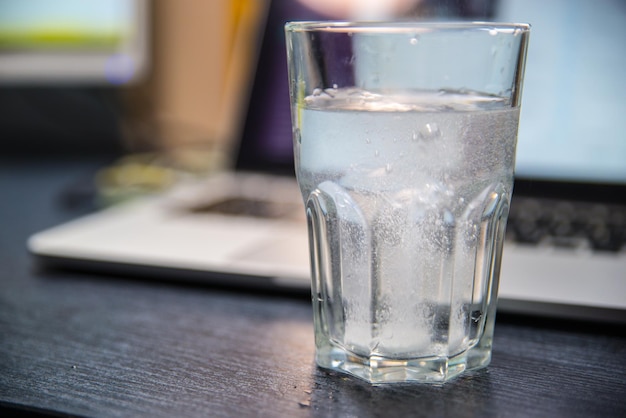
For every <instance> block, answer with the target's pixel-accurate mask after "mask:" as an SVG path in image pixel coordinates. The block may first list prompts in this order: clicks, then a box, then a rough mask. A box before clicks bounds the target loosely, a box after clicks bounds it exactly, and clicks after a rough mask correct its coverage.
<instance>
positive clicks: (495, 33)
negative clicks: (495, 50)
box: [489, 29, 498, 36]
mask: <svg viewBox="0 0 626 418" xmlns="http://www.w3.org/2000/svg"><path fill="white" fill-rule="evenodd" d="M497 34H498V30H497V29H489V35H491V36H496V35H497Z"/></svg>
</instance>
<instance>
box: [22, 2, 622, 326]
mask: <svg viewBox="0 0 626 418" xmlns="http://www.w3.org/2000/svg"><path fill="white" fill-rule="evenodd" d="M500 3H501V6H510V7H509V9H508V11H507V9H506V7H504V10H505V12H507V13H510V14H512V17H515V15H516V13H518V11H515V10H514V6H515V5H516V4H517V3H518V2H514V1H510V0H501V2H500ZM531 3H532V2H531ZM524 4H525V3H524ZM537 6H538V5H537ZM511 8H512V9H513V10H512V9H511ZM501 10H502V7H501ZM531 10H532V8H531ZM537 10H541V9H537ZM314 17H315V16H312V15H311V12H309V11H306V10H305V9H304V8H302V7H301V6H299V5H298V3H297V2H294V1H289V0H273V1H272V2H271V4H270V5H269V9H268V12H267V18H266V24H265V25H264V29H263V31H264V36H263V38H262V39H263V40H262V42H261V45H260V52H259V59H258V64H257V65H256V68H255V74H254V76H253V80H254V81H253V83H252V86H251V92H250V98H249V104H248V106H247V109H248V110H247V112H245V115H244V117H243V118H242V119H243V127H242V132H241V135H240V142H239V147H237V151H236V157H235V160H236V163H235V165H234V168H233V170H229V171H226V172H223V173H219V174H215V175H213V176H211V177H209V178H206V179H196V180H188V181H185V182H181V183H179V184H177V185H176V186H175V187H173V188H172V189H170V190H168V191H166V192H164V193H163V194H160V195H158V196H150V197H145V198H138V199H135V200H132V201H130V202H127V203H123V204H120V205H117V206H113V207H111V208H109V209H106V210H103V211H100V212H96V213H94V214H91V215H88V216H86V217H84V218H80V219H77V220H74V221H71V222H69V223H66V224H63V225H60V226H57V227H53V228H51V229H48V230H45V231H41V232H39V233H37V234H35V235H33V236H32V237H30V239H29V241H28V248H29V250H30V251H31V253H32V254H33V255H34V256H35V257H36V259H37V260H38V262H39V263H41V264H42V265H43V266H53V267H57V268H58V267H62V268H80V269H89V270H92V271H103V272H108V273H111V272H113V273H116V272H117V273H121V274H123V275H125V276H128V275H134V274H138V275H141V276H144V277H150V278H164V279H167V280H173V281H176V280H180V281H194V282H200V283H207V284H220V285H224V284H225V285H228V286H232V287H238V286H243V287H246V288H250V289H254V288H263V289H275V290H278V289H281V290H289V291H297V292H302V293H308V292H309V291H310V268H309V255H308V237H307V230H306V229H307V227H306V222H305V219H304V205H303V203H302V198H301V195H300V192H299V190H298V186H297V184H296V182H295V178H294V175H293V150H292V143H291V122H290V115H289V112H290V108H289V97H288V86H287V72H286V71H287V69H286V59H285V46H284V38H283V32H282V30H283V29H282V27H283V23H284V22H285V21H286V20H292V19H298V18H307V19H310V18H314ZM531 17H532V16H531ZM508 20H520V19H508ZM529 21H531V22H532V20H529ZM623 27H626V25H625V26H623ZM538 43H540V40H535V39H533V41H531V48H530V50H531V51H532V50H533V48H534V47H535V44H538ZM531 54H532V52H531ZM533 65H535V66H537V67H539V65H540V62H539V61H535V62H534V63H533V56H532V55H531V56H529V68H528V70H527V71H528V77H530V78H527V87H526V90H525V93H524V94H525V95H526V94H527V92H528V91H529V90H530V96H531V98H532V97H533V96H534V95H535V93H536V92H537V91H538V90H539V93H542V92H541V88H545V85H544V84H542V83H541V82H539V86H536V87H533V80H532V78H533V77H534V75H533V68H532V66H533ZM620 68H623V67H620ZM537 70H539V68H538V69H537ZM616 71H617V70H616ZM535 75H537V74H535ZM537 76H538V75H537ZM533 90H534V92H535V93H533ZM542 94H543V95H544V96H545V92H544V93H542ZM535 97H537V98H539V99H541V98H542V97H543V96H542V95H541V94H539V95H537V96H535ZM530 101H531V103H532V99H531V100H530ZM531 103H527V101H526V96H525V99H524V106H525V107H524V110H523V113H522V128H521V130H520V153H519V156H518V178H517V180H516V184H515V191H514V196H513V202H512V208H511V217H510V221H509V227H508V235H507V236H508V239H507V242H506V243H505V249H504V256H503V263H502V272H501V280H500V292H499V293H500V299H499V310H500V311H503V312H512V313H522V314H532V315H541V316H552V317H567V318H574V319H586V320H601V321H610V322H622V323H626V246H625V245H624V242H625V241H626V237H625V235H624V231H625V229H624V225H625V224H626V216H625V214H626V209H625V208H626V202H625V197H626V193H625V192H626V169H625V167H624V165H626V156H625V155H622V157H623V158H622V160H621V161H622V165H621V166H620V164H615V163H614V164H613V166H614V167H613V168H612V169H610V170H605V172H599V168H600V169H603V168H606V166H607V165H608V164H609V163H608V162H603V161H602V158H601V156H594V158H590V159H589V160H588V161H587V160H584V161H582V163H579V164H578V165H577V167H576V169H575V170H568V169H567V167H569V166H568V164H569V162H570V161H569V160H567V158H569V157H571V155H569V156H568V155H565V154H567V153H565V152H559V150H558V149H557V150H554V149H551V148H550V147H557V145H555V144H553V143H541V142H539V141H535V142H533V141H532V140H531V139H526V137H525V135H531V136H532V135H533V133H532V129H533V127H535V126H537V124H539V125H540V124H541V123H543V122H542V121H541V120H540V119H537V120H536V121H533V120H532V119H533V118H534V117H537V115H539V116H541V111H535V112H531V111H525V109H526V107H531V106H535V104H531ZM536 106H538V107H541V103H539V104H536ZM623 106H624V105H623V104H622V107H623ZM621 114H623V113H621ZM563 117H567V116H563ZM562 122H563V121H562V120H561V119H557V120H555V121H554V123H555V124H560V123H562ZM555 132H557V131H555ZM625 137H626V129H624V127H623V124H622V127H621V128H620V127H619V126H617V127H616V128H615V129H614V132H613V133H612V137H611V138H605V139H606V141H607V146H615V149H614V150H613V153H622V154H623V153H624V147H623V145H621V144H622V143H624V142H626V141H625V140H626V138H625ZM572 138H573V137H572ZM573 140H576V138H573ZM609 141H612V143H609ZM526 144H529V145H528V147H530V148H528V147H526ZM565 146H569V147H574V144H573V143H572V144H570V143H568V144H566V145H565ZM533 147H534V148H533ZM545 153H549V155H550V164H549V166H548V167H546V166H545V165H542V164H541V163H542V161H545V160H546V158H545ZM606 156H607V157H608V158H609V159H610V158H613V157H614V156H613V155H612V153H611V152H608V153H606ZM560 157H563V161H559V158H560ZM565 157H567V158H565ZM587 163H588V164H587ZM550 170H552V172H550ZM600 171H601V170H600ZM620 228H621V229H620ZM607 231H608V232H607Z"/></svg>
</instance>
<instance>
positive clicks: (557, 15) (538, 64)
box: [237, 0, 626, 201]
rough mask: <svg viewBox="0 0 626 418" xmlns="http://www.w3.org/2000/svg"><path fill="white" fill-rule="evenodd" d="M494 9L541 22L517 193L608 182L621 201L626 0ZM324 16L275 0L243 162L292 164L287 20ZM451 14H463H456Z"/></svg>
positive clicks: (502, 0)
mask: <svg viewBox="0 0 626 418" xmlns="http://www.w3.org/2000/svg"><path fill="white" fill-rule="evenodd" d="M466 2H467V3H475V2H472V0H466ZM425 3H428V2H425ZM487 9H488V10H489V13H486V14H485V18H489V19H493V20H496V21H517V22H530V23H531V25H532V32H531V40H530V47H529V53H528V60H527V66H526V76H525V82H524V91H523V99H522V103H523V104H522V116H521V122H520V130H519V140H518V151H517V162H516V176H517V180H516V193H523V194H526V192H527V191H530V193H538V194H544V195H552V194H554V193H555V192H556V194H563V195H564V197H569V196H574V197H577V198H579V199H580V198H583V199H590V200H595V199H596V197H597V196H596V193H597V192H598V191H601V192H602V194H603V195H605V196H604V197H606V195H608V196H609V200H616V199H617V200H620V201H622V200H623V199H624V197H620V196H623V195H624V193H623V191H624V187H626V117H624V115H626V100H624V99H623V94H624V92H626V78H625V77H623V75H622V72H623V68H626V54H624V53H623V45H626V8H625V7H624V3H623V1H622V0H603V1H601V2H583V1H577V2H570V1H568V0H554V1H550V2H545V1H543V0H493V1H492V2H489V7H488V8H486V9H485V10H487ZM479 17H480V16H478V17H477V16H475V15H474V16H471V17H470V18H473V19H477V18H479ZM316 18H323V17H321V16H316V15H315V14H314V13H313V12H311V11H310V10H307V9H306V8H304V7H303V6H302V5H300V4H299V3H298V1H293V0H288V1H282V0H274V1H272V4H271V8H270V11H269V14H268V20H267V26H266V29H265V35H264V37H263V42H262V46H261V52H260V58H259V63H258V69H257V72H256V75H255V81H254V84H253V91H252V94H251V98H250V107H249V112H248V115H247V116H248V117H247V120H246V123H245V127H244V129H243V141H242V144H241V149H240V152H239V158H238V161H237V168H238V169H245V170H255V171H259V170H261V171H271V172H275V173H276V172H278V173H286V174H291V173H293V151H292V143H291V119H290V109H289V94H288V83H287V66H286V54H285V44H284V42H285V41H284V33H283V25H284V22H285V21H287V20H296V19H316ZM445 18H457V19H458V17H456V16H450V14H447V15H446V16H445ZM461 18H465V19H467V18H468V16H464V17H463V16H461ZM529 184H530V187H528V185H529ZM600 185H601V186H600ZM544 186H548V187H547V189H546V188H545V187H544Z"/></svg>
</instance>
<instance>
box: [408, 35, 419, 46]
mask: <svg viewBox="0 0 626 418" xmlns="http://www.w3.org/2000/svg"><path fill="white" fill-rule="evenodd" d="M418 42H419V38H418V36H417V35H415V36H413V37H412V38H411V39H410V40H409V43H410V44H411V45H417V43H418Z"/></svg>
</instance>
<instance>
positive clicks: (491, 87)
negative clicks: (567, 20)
mask: <svg viewBox="0 0 626 418" xmlns="http://www.w3.org/2000/svg"><path fill="white" fill-rule="evenodd" d="M285 30H286V35H287V51H288V67H289V78H290V80H289V82H290V97H291V108H292V124H293V143H294V153H295V166H296V174H297V178H298V184H299V186H300V189H301V192H302V196H303V199H304V202H305V207H306V216H307V221H308V229H309V244H310V256H311V271H312V300H313V307H314V325H315V344H316V362H317V364H318V365H319V366H321V367H323V368H326V369H332V370H336V371H339V372H343V373H348V374H351V375H354V376H357V377H360V378H363V379H365V380H367V381H369V382H371V383H375V384H379V383H388V382H406V381H418V382H436V383H440V382H445V381H447V380H449V379H451V378H453V377H455V376H458V375H459V374H461V373H463V372H466V371H470V370H476V369H480V368H483V367H485V366H487V365H488V363H489V362H490V359H491V346H492V339H493V333H494V321H495V314H496V303H497V292H498V277H499V271H500V259H501V255H502V244H503V238H504V232H505V225H506V219H507V215H508V209H509V202H510V197H511V191H512V186H513V171H514V164H515V148H516V141H517V130H518V121H519V115H520V99H521V87H522V78H523V73H524V62H525V56H526V49H527V44H528V36H529V32H530V27H529V25H526V24H498V23H443V22H438V23H412V22H397V23H379V22H369V23H356V22H290V23H287V25H286V26H285Z"/></svg>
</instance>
